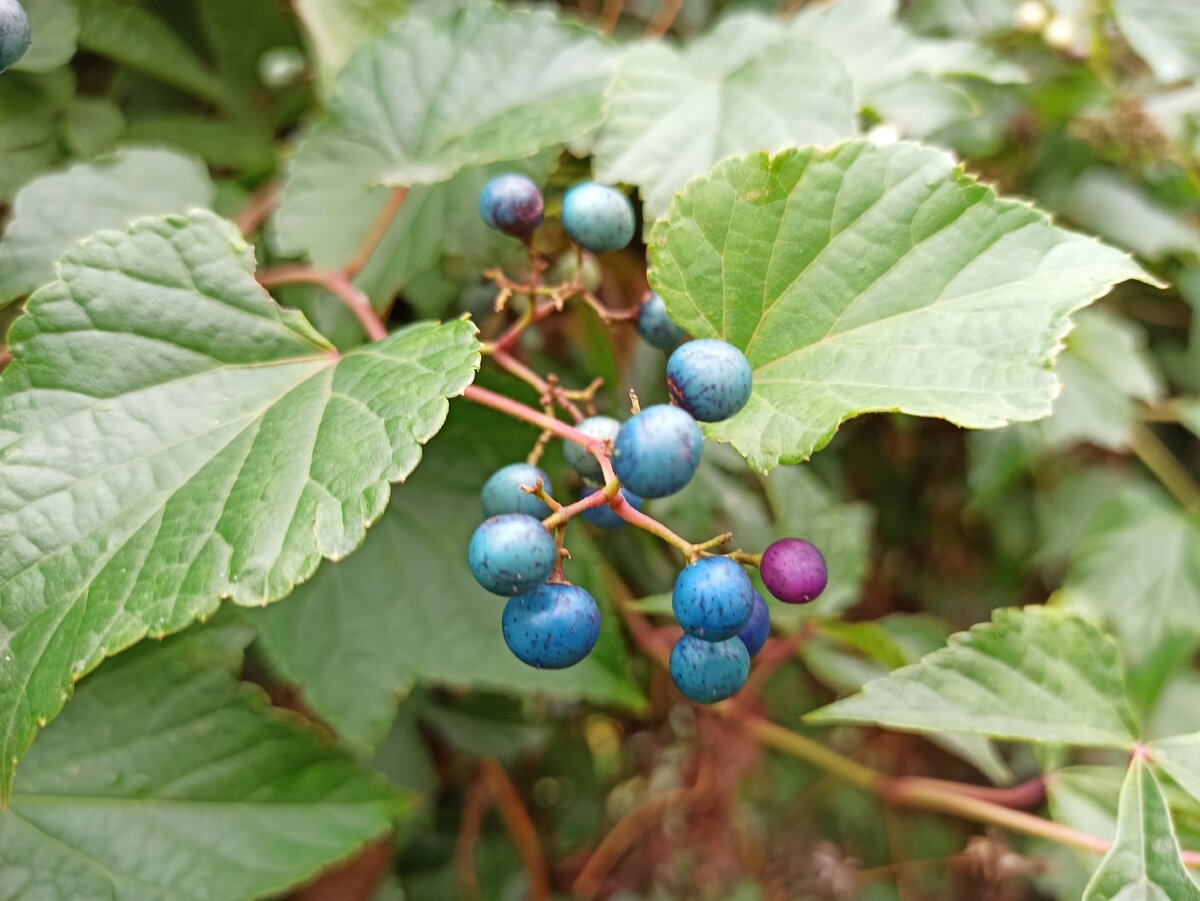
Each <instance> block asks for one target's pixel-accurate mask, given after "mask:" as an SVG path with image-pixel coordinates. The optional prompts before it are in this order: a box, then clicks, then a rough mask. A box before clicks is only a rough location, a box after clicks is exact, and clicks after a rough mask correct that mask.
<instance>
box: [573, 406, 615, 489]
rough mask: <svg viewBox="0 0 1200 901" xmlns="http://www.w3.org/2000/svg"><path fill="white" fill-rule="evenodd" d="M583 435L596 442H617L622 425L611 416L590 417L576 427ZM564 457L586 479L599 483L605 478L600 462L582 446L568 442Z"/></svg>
mask: <svg viewBox="0 0 1200 901" xmlns="http://www.w3.org/2000/svg"><path fill="white" fill-rule="evenodd" d="M575 428H577V429H578V430H579V431H581V432H583V434H585V435H587V436H588V437H589V438H592V439H594V440H596V441H616V439H617V433H618V432H620V431H621V423H619V422H617V421H616V420H615V419H613V418H612V417H611V416H589V417H588V418H587V419H585V420H584V421H583V422H581V423H579V425H577V426H575ZM563 456H564V457H566V458H567V462H568V463H570V464H571V468H572V469H574V470H575V471H576V472H577V473H579V474H580V475H581V476H583V478H585V479H591V480H593V481H599V480H600V479H602V478H603V477H604V473H603V472H601V471H600V462H599V461H598V460H597V459H596V458H595V457H593V456H592V455H591V454H589V453H588V452H587V451H586V450H585V449H584V448H583V445H581V444H576V443H575V442H574V441H568V442H567V443H566V444H564V445H563Z"/></svg>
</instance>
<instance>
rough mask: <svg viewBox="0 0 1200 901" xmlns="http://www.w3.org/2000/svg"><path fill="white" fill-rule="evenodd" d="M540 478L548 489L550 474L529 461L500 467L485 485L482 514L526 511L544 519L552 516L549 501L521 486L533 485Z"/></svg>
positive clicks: (491, 514)
mask: <svg viewBox="0 0 1200 901" xmlns="http://www.w3.org/2000/svg"><path fill="white" fill-rule="evenodd" d="M539 480H540V481H541V483H542V485H543V486H544V487H545V488H546V490H547V491H549V490H550V477H549V476H548V475H546V473H544V472H543V471H542V470H541V469H539V468H538V467H536V466H530V465H529V464H528V463H510V464H509V465H508V466H503V467H501V468H500V469H497V470H496V471H495V472H494V473H492V477H491V478H490V479H488V480H487V481H486V482H485V483H484V485H483V491H482V493H481V497H482V499H483V515H484V516H500V515H501V514H504V513H525V514H527V515H529V516H534V517H537V518H538V519H545V518H546V517H547V516H549V515H550V508H549V507H548V506H547V505H546V502H545V501H543V500H542V499H541V498H538V497H535V496H534V495H532V494H529V493H528V492H525V491H522V490H521V488H522V486H527V487H530V488H532V487H533V486H534V485H536V484H537V483H538V481H539Z"/></svg>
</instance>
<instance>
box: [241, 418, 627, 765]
mask: <svg viewBox="0 0 1200 901" xmlns="http://www.w3.org/2000/svg"><path fill="white" fill-rule="evenodd" d="M452 419H457V424H454V423H452V424H451V425H450V426H449V427H448V428H447V430H446V432H445V433H444V434H443V435H442V436H440V437H439V439H438V440H437V441H436V442H435V443H434V444H433V445H432V446H431V448H430V451H429V454H428V457H429V459H428V461H427V462H426V464H425V465H424V466H422V467H421V470H420V472H418V473H417V475H416V476H414V478H413V479H412V480H411V481H410V482H409V483H408V484H407V485H405V486H404V487H403V488H401V489H399V490H397V491H396V492H395V496H394V499H393V502H392V506H391V507H390V508H389V510H388V513H387V514H386V515H385V516H384V518H383V519H382V520H381V521H380V522H379V523H378V524H377V525H376V526H375V528H374V529H372V531H371V535H370V536H369V537H368V539H367V542H366V544H365V545H364V546H363V548H362V550H361V551H359V552H358V553H356V554H354V555H353V556H352V557H350V558H349V559H347V560H345V561H343V562H341V563H338V564H337V565H335V566H323V567H322V568H321V569H320V571H319V572H318V573H317V575H316V576H315V577H314V578H313V579H312V581H310V582H308V583H307V584H306V585H302V586H300V587H299V588H298V589H297V590H296V592H295V593H294V594H293V596H292V597H290V598H289V599H288V601H287V603H286V604H277V605H275V606H273V607H270V608H268V609H266V610H262V611H260V612H257V613H256V614H255V615H254V617H253V620H254V624H255V625H256V627H257V628H258V629H259V634H260V637H261V641H262V644H263V647H264V650H265V651H266V653H267V656H268V659H269V660H270V661H271V662H272V663H273V665H274V666H275V667H276V668H277V669H278V670H279V671H280V673H281V674H282V675H283V676H284V677H285V678H287V679H288V680H290V681H293V682H295V683H297V684H298V685H299V686H300V687H301V689H302V691H303V693H304V697H305V701H306V702H307V703H308V704H309V705H310V706H311V707H312V709H313V710H314V711H316V713H318V714H319V715H320V716H321V717H322V718H323V719H325V720H327V721H328V722H329V723H331V724H332V725H333V726H334V728H335V729H337V730H338V732H339V733H340V734H341V735H342V736H343V737H344V738H345V739H346V740H347V741H348V742H350V743H351V744H353V745H355V746H358V747H362V748H371V747H374V746H375V745H377V744H378V743H379V741H380V740H381V739H382V738H383V737H384V735H386V733H387V729H388V726H389V725H390V724H391V722H392V719H393V717H394V716H395V712H396V705H397V701H398V699H399V698H400V697H401V696H402V695H403V694H405V693H406V692H407V691H409V690H410V689H411V688H412V687H413V686H414V685H415V684H416V683H417V682H420V681H424V682H430V683H434V684H441V685H453V686H474V687H478V688H487V689H494V690H499V691H505V692H519V693H544V694H547V695H551V696H555V697H560V698H569V699H577V698H587V699H589V700H591V701H594V702H598V703H612V702H617V703H622V704H626V705H631V706H636V705H638V704H640V702H641V696H640V694H639V692H638V690H637V688H636V687H635V686H634V685H633V683H632V682H631V681H630V680H629V677H628V675H627V674H626V672H625V657H624V652H623V650H622V644H621V637H620V628H619V626H618V624H617V622H616V621H615V619H614V618H613V616H612V615H611V610H608V611H607V615H606V616H605V622H604V628H603V631H602V634H601V641H600V644H599V645H598V646H597V647H596V649H595V650H594V651H593V652H592V654H591V655H590V656H589V657H588V658H587V659H586V660H584V661H583V662H582V663H580V664H578V665H577V666H574V667H571V668H570V669H565V670H557V671H551V670H535V669H532V668H530V667H528V666H526V665H525V664H523V663H521V662H519V661H518V660H517V659H516V658H515V657H513V656H512V654H511V653H510V652H509V651H508V649H507V648H506V647H505V645H504V639H503V635H502V633H501V629H500V616H501V613H502V611H503V609H504V600H503V599H501V598H497V597H495V596H493V595H489V594H488V593H487V592H485V591H484V590H483V589H481V588H480V587H479V586H478V584H476V582H475V580H474V579H473V578H472V576H471V573H470V570H469V569H468V568H467V565H466V547H467V544H468V542H469V541H470V538H471V533H472V532H473V531H474V529H475V527H476V526H477V525H478V524H479V522H480V520H481V519H482V516H483V514H482V511H481V510H480V507H479V490H480V488H481V487H482V485H483V482H484V480H485V479H486V478H487V477H488V476H489V475H490V474H491V473H492V471H493V470H494V469H495V468H498V467H499V466H500V465H503V464H504V463H509V462H512V460H513V459H517V458H518V455H519V454H521V453H523V451H522V450H517V449H516V448H517V447H522V448H527V447H528V446H529V444H530V442H531V441H532V440H533V438H534V437H536V436H534V435H533V433H532V431H530V430H528V429H525V428H521V427H517V428H516V430H515V433H514V430H513V427H512V426H511V425H510V424H509V422H508V421H506V420H504V419H503V418H502V417H500V416H499V414H492V413H490V412H484V411H479V410H475V409H472V408H470V407H468V408H466V409H456V410H455V413H454V416H453V417H452ZM514 434H515V435H516V440H515V442H514V441H513V439H512V437H511V436H513V435H514ZM514 445H515V446H514ZM504 448H512V453H509V454H505V453H504V452H503V449H504ZM481 455H482V456H481ZM573 531H574V530H573ZM568 538H569V547H570V549H571V552H572V555H573V559H572V560H571V561H570V562H568V564H567V567H566V574H567V577H568V578H570V579H571V580H572V581H575V582H577V583H579V584H581V585H583V586H584V587H585V588H587V589H588V590H590V591H591V592H592V594H593V595H594V596H595V597H596V598H597V600H599V601H601V603H602V604H603V603H604V598H605V596H606V592H605V591H604V590H603V586H602V585H601V584H600V582H599V571H600V563H599V559H598V558H597V556H596V555H595V553H594V551H591V550H590V549H589V548H588V547H587V544H586V542H585V541H584V540H583V539H584V536H583V535H582V534H580V533H577V532H576V533H574V534H571V535H569V536H568ZM604 606H605V607H607V604H604Z"/></svg>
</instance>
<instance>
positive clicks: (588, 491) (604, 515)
mask: <svg viewBox="0 0 1200 901" xmlns="http://www.w3.org/2000/svg"><path fill="white" fill-rule="evenodd" d="M598 490H599V489H598V488H584V489H583V493H582V494H581V495H580V498H585V497H588V496H590V495H593V494H595V493H596V492H597V491H598ZM621 493H622V494H623V495H625V500H627V501H629V504H630V506H631V507H633V508H634V509H635V510H640V509H642V504H643V503H645V501H643V500H642V499H641V498H640V497H638V496H637V495H636V494H634V493H633V492H632V491H624V490H623V491H622V492H621ZM583 518H584V519H586V520H587V521H588V522H590V523H591V524H592V525H594V526H599V527H600V528H602V529H618V528H620V527H621V526H623V525H625V520H623V519H621V517H619V516H617V514H616V511H615V510H613V508H612V507H610V506H609V505H608V504H604V505H602V506H600V507H589V508H588V509H586V510H584V511H583Z"/></svg>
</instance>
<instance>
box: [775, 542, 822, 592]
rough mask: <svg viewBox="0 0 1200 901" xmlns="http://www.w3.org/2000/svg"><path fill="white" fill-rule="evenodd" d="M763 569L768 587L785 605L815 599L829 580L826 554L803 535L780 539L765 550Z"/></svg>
mask: <svg viewBox="0 0 1200 901" xmlns="http://www.w3.org/2000/svg"><path fill="white" fill-rule="evenodd" d="M759 571H760V572H761V573H762V580H763V584H764V585H766V586H767V590H768V591H769V592H771V594H773V595H775V597H777V598H779V600H781V601H783V602H784V603H785V604H807V603H808V602H809V601H812V600H815V599H816V598H817V597H818V596H819V595H820V594H821V592H822V591H824V590H825V585H826V583H827V582H828V581H829V570H828V569H827V568H826V566H825V556H824V555H823V554H822V553H821V552H820V550H818V549H817V546H816V545H815V544H813V543H812V542H811V541H805V540H804V539H803V538H781V539H780V540H779V541H776V542H775V543H774V544H773V545H771V546H770V547H769V548H767V549H766V550H765V551H763V555H762V563H761V564H760V566H759Z"/></svg>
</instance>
